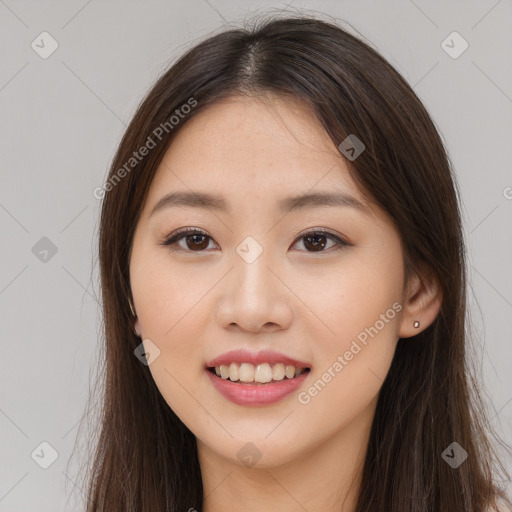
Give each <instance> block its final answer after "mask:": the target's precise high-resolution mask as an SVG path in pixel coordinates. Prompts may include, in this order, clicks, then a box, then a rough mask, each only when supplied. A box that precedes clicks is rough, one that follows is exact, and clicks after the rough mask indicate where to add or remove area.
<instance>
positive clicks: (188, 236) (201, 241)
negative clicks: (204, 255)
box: [162, 229, 211, 252]
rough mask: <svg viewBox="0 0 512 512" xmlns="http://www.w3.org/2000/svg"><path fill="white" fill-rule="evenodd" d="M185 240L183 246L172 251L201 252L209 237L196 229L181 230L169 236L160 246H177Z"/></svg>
mask: <svg viewBox="0 0 512 512" xmlns="http://www.w3.org/2000/svg"><path fill="white" fill-rule="evenodd" d="M183 238H184V239H185V246H186V247H183V246H178V248H177V249H174V248H172V249H173V250H180V249H181V250H184V251H190V252H203V251H204V250H205V249H206V248H207V247H208V243H209V240H211V237H210V236H208V235H207V234H206V233H205V232H204V231H200V230H197V229H182V230H179V231H177V232H176V233H174V234H173V235H171V236H170V237H169V238H167V239H166V240H165V242H164V243H163V244H162V245H166V246H173V245H176V244H178V242H180V241H181V240H182V239H183Z"/></svg>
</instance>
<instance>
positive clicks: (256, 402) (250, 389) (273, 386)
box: [205, 370, 311, 406]
mask: <svg viewBox="0 0 512 512" xmlns="http://www.w3.org/2000/svg"><path fill="white" fill-rule="evenodd" d="M205 371H206V373H207V374H208V377H209V378H210V380H211V382H212V384H213V385H214V386H215V389H216V390H217V391H218V392H219V393H220V394H221V395H222V396H223V397H224V398H227V399H228V400H230V401H231V402H233V403H235V404H237V405H252V406H261V405H270V404H274V403H276V402H279V401H280V400H283V399H284V398H286V397H287V396H288V395H290V394H291V393H293V392H294V391H296V390H297V389H298V388H299V387H300V386H301V385H302V383H303V382H304V381H305V380H306V378H307V377H308V375H309V374H310V373H311V370H310V371H308V372H304V373H301V374H300V375H299V376H298V377H294V378H293V379H285V380H279V381H273V382H270V383H268V384H260V385H258V384H254V385H253V384H237V383H236V382H232V381H230V380H229V379H222V378H221V377H217V375H215V374H213V373H212V372H210V371H208V370H205Z"/></svg>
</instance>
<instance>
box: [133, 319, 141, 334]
mask: <svg viewBox="0 0 512 512" xmlns="http://www.w3.org/2000/svg"><path fill="white" fill-rule="evenodd" d="M133 329H134V331H135V332H136V333H137V336H138V337H139V338H140V337H141V336H142V332H141V327H140V321H139V319H138V318H137V319H136V320H135V324H134V326H133Z"/></svg>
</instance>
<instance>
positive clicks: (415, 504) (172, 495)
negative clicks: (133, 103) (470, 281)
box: [87, 16, 512, 512]
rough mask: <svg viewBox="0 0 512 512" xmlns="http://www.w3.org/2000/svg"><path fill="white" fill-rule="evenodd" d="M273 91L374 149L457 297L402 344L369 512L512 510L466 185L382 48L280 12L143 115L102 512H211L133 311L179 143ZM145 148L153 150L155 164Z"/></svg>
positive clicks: (389, 205)
mask: <svg viewBox="0 0 512 512" xmlns="http://www.w3.org/2000/svg"><path fill="white" fill-rule="evenodd" d="M268 91H271V92H274V93H277V94H281V95H287V96H290V97H293V98H300V99H301V100H303V101H304V104H305V105H307V106H309V108H311V109H312V111H313V112H314V113H315V115H316V116H317V118H318V120H319V121H320V123H321V124H322V126H323V127H324V129H325V131H326V132H327V134H328V136H329V137H330V138H331V139H332V141H333V143H334V144H335V145H336V146H338V145H339V144H340V142H341V141H343V140H344V139H345V138H346V137H347V136H349V135H350V134H356V136H357V137H358V138H359V139H360V140H362V141H363V143H364V144H365V146H366V149H365V151H364V152H363V153H362V154H361V155H360V156H359V157H358V158H357V159H355V160H353V161H348V160H347V164H348V165H349V169H350V173H351V175H352V176H353V178H354V180H355V181H356V183H357V184H358V186H360V187H361V190H362V191H365V193H366V194H368V195H369V196H371V197H372V200H373V201H375V202H377V203H378V204H379V205H380V207H381V208H383V209H384V210H385V211H386V212H387V213H388V214H389V215H390V217H391V218H392V219H393V221H394V223H395V224H396V227H397V229H398V230H399V232H400V234H401V238H402V242H403V249H404V261H405V263H406V275H409V272H410V271H411V270H416V271H418V272H421V271H422V270H423V271H425V269H427V270H428V272H429V273H433V275H434V276H435V277H436V278H437V280H438V282H439V284H440V286H441V288H442V292H443V304H442V307H441V310H440V312H439V314H438V316H437V318H436V320H435V321H434V322H433V324H432V325H430V326H429V327H428V328H426V329H425V330H423V331H422V332H421V333H419V334H418V335H416V337H415V339H414V340H410V339H400V340H399V341H398V345H397V349H396V352H395V356H394V360H393V362H392V365H391V368H390V370H389V373H388V375H387V377H386V379H385V381H384V383H383V385H382V389H381V391H380V395H379V401H378V405H377V409H376V414H375V418H374V421H373V426H372V430H371V435H370V442H369V447H368V451H367V455H366V460H365V466H364V472H363V481H362V487H361V492H360V496H359V500H358V503H357V508H356V510H357V512H376V511H385V512H434V511H435V512H485V511H487V510H491V508H490V507H491V505H494V504H495V503H496V502H497V500H498V498H502V499H504V500H505V501H506V502H507V503H509V504H510V502H509V501H508V500H507V498H506V496H505V494H504V493H503V491H502V490H501V489H500V487H499V485H498V484H497V483H496V482H497V476H496V475H497V470H498V468H499V469H500V470H501V471H503V472H504V473H505V475H506V476H507V477H508V475H507V474H506V471H505V469H504V468H503V465H502V464H501V463H499V459H498V457H497V455H496V451H495V448H494V446H493V444H491V442H490V433H491V432H493V430H492V429H491V425H490V423H489V422H487V421H486V420H485V417H486V416H485V414H486V410H485V408H484V406H483V405H482V404H483V402H482V401H481V398H480V395H481V392H480V389H479V388H480V384H478V383H477V384H473V380H474V377H473V376H472V375H473V374H472V367H471V364H470V362H469V359H470V358H469V354H468V350H467V346H466V345H467V339H466V338H467V333H466V327H467V324H468V319H467V313H466V297H467V295H466V294H467V291H466V261H465V247H464V240H463V233H462V228H461V216H460V211H459V203H458V200H459V199H458V190H457V183H456V179H455V176H454V174H453V171H452V165H451V162H450V160H449V157H448V155H447V151H446V149H445V147H444V145H443V142H442V140H441V137H440V135H439V133H438V131H437V129H436V127H435V125H434V122H433V121H432V119H431V117H430V116H429V114H428V112H427V110H426V109H425V107H424V106H423V105H422V103H421V101H420V100H419V99H418V97H417V96H416V94H415V93H414V91H413V90H412V89H411V87H410V86H409V85H408V83H407V82H406V81H405V80H404V79H403V78H402V76H401V75H400V74H399V73H398V72H397V71H396V70H395V69H394V68H393V67H392V66H391V65H390V64H389V63H388V62H387V61H386V60H385V59H384V58H383V57H382V56H381V55H380V54H379V53H378V51H376V50H375V49H373V48H372V47H371V46H370V44H368V43H366V42H363V41H362V40H361V39H360V38H356V37H355V36H354V35H351V34H350V33H349V32H348V31H346V30H344V29H342V28H341V27H340V26H339V25H338V24H337V23H334V22H331V21H323V20H320V19H315V18H312V17H305V16H286V17H281V16H275V17H273V18H272V19H267V20H263V21H262V22H260V21H258V22H257V23H256V24H255V25H254V26H253V27H252V28H250V29H229V30H226V31H224V32H222V33H219V34H217V35H214V36H211V37H209V38H207V39H206V40H204V41H202V42H201V43H200V44H197V45H196V46H194V47H193V48H191V49H190V50H189V51H187V52H186V53H185V55H183V56H182V57H181V58H179V60H177V61H176V62H175V63H174V64H173V65H172V66H171V67H170V68H169V69H168V70H167V71H166V72H165V73H164V74H163V75H162V76H161V77H160V78H159V79H158V80H157V82H156V83H155V85H154V86H153V87H152V88H151V90H150V91H149V93H148V94H147V95H146V97H145V98H144V99H143V101H142V102H141V104H140V105H139V107H138V110H137V112H136V113H135V115H134V117H133V120H132V121H131V123H130V125H129V126H128V128H127V130H126V132H125V134H124V136H123V138H122V141H121V142H120V145H119V148H118V150H117V153H116V155H115V157H114V159H113V162H112V166H111V169H110V173H109V176H108V180H107V182H106V184H105V186H104V187H103V189H102V191H101V195H102V196H104V197H103V204H102V211H101V219H100V229H99V263H100V272H101V287H102V288H101V292H102V308H103V328H104V332H103V333H102V334H103V336H104V340H105V353H104V354H102V356H104V365H103V366H101V367H100V376H101V377H102V378H101V380H100V381H99V382H100V385H101V389H100V392H101V396H100V405H101V420H100V427H101V431H100V433H99V436H98V440H97V443H96V444H95V449H96V451H95V454H94V457H93V458H91V465H90V468H88V485H87V511H88V512H99V511H101V512H107V511H108V512H116V511H118V512H132V511H133V512H135V511H136V512H155V511H179V512H184V511H187V510H189V509H190V508H193V509H195V510H198V511H200V510H201V507H202V502H203V488H202V481H201V472H200V467H199V462H198V457H197V447H196V440H195V437H194V435H193V433H192V432H191V431H190V430H189V429H188V428H187V427H186V426H185V425H184V424H183V423H182V422H181V420H180V419H179V418H178V417H177V416H176V414H175V413H174V412H173V411H172V409H171V408H170V407H169V406H168V405H167V403H166V402H165V400H164V399H163V397H162V396H161V394H160V392H159V391H158V389H157V387H156V384H155V382H154V381H153V379H152V377H151V374H150V372H149V370H148V367H147V366H145V365H143V364H141V363H140V361H139V360H138V359H137V358H136V357H135V356H134V350H135V349H136V347H137V346H138V345H139V344H140V339H138V338H137V337H136V335H135V334H134V332H133V316H132V314H131V311H130V308H129V302H128V301H129V299H131V292H130V283H129V256H130V248H131V243H132V238H133V233H134V230H135V226H136V224H137V221H138V216H139V214H140V212H141V209H142V207H143V205H144V200H145V197H146V193H147V190H148V187H149V185H150V183H151V180H152V178H153V176H154V174H155V171H156V169H157V167H158V165H159V163H160V162H161V160H162V157H163V155H164V153H165V152H166V150H167V148H168V147H169V144H170V143H171V142H172V140H173V137H174V135H175V134H176V133H177V132H178V131H179V130H180V129H181V128H182V127H183V126H184V125H185V123H187V122H188V121H189V120H190V119H191V118H192V117H193V116H195V115H197V114H198V113H199V112H201V111H202V110H204V109H205V107H207V106H208V105H211V104H212V103H214V102H216V101H218V100H219V99H221V98H224V97H228V96H231V95H241V94H243V95H249V96H250V95H260V96H261V95H264V94H265V92H268ZM185 105H188V107H187V108H185V107H184V106H185ZM176 110H179V112H177V113H176ZM173 114H174V116H175V119H174V120H173V119H172V116H173ZM156 134H158V136H157V135H156ZM150 139H151V141H152V142H153V144H151V143H150V142H149V141H150ZM144 146H145V147H146V148H149V146H151V148H150V149H148V151H145V152H144V153H145V154H144V155H142V151H140V148H142V147H144ZM134 152H137V153H138V154H139V155H138V157H137V158H136V160H133V158H134V157H133V155H134ZM121 169H124V171H122V170H121ZM492 436H493V437H495V434H494V433H493V434H492ZM495 439H496V440H499V439H498V438H497V437H495ZM454 442H456V443H458V444H459V445H460V446H461V447H462V448H463V449H464V450H465V451H466V452H467V453H468V454H469V456H468V458H467V460H466V461H465V462H464V463H462V464H461V465H460V466H459V467H458V468H457V469H454V468H453V467H451V466H450V465H449V464H448V463H447V462H446V461H445V459H444V458H443V457H442V454H443V452H444V451H445V450H446V449H447V448H448V447H450V445H452V443H454ZM340 463H341V462H340ZM511 505H512V504H511ZM340 509H341V504H340Z"/></svg>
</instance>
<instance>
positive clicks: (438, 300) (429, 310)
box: [399, 266, 443, 338]
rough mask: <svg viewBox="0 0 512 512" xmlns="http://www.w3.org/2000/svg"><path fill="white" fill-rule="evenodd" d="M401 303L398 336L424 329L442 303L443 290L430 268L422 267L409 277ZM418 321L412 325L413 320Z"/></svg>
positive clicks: (413, 333)
mask: <svg viewBox="0 0 512 512" xmlns="http://www.w3.org/2000/svg"><path fill="white" fill-rule="evenodd" d="M406 288H407V291H406V293H405V296H404V300H403V303H402V306H403V310H402V320H401V325H400V331H399V336H400V338H410V337H412V336H415V335H416V334H418V333H420V332H421V331H423V330H424V329H426V328H427V327H428V326H429V325H430V324H432V323H433V322H434V320H435V319H436V317H437V315H438V313H439V310H440V309H441V305H442V303H443V290H442V288H441V286H440V285H439V282H438V280H437V278H436V277H435V275H434V273H433V272H432V270H431V269H427V268H426V267H425V266H423V267H422V272H421V273H420V274H419V273H417V272H414V273H413V274H412V275H411V276H410V277H409V282H408V283H407V287H406ZM415 321H418V322H419V323H420V325H419V327H414V322H415Z"/></svg>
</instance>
